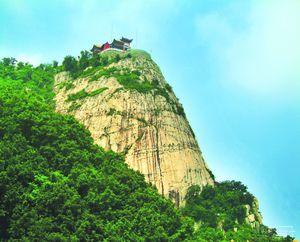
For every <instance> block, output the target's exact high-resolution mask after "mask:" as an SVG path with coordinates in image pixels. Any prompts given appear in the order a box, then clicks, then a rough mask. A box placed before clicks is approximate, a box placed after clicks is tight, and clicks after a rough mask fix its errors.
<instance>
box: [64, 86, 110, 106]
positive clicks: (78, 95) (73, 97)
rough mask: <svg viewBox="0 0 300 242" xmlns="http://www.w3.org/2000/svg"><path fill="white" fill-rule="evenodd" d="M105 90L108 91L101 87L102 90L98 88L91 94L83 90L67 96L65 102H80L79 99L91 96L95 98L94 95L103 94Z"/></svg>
mask: <svg viewBox="0 0 300 242" xmlns="http://www.w3.org/2000/svg"><path fill="white" fill-rule="evenodd" d="M107 89H108V88H107V87H102V88H99V89H97V90H94V91H92V92H87V91H86V90H85V89H83V90H81V91H79V92H76V93H73V94H70V95H68V98H67V100H66V102H73V101H76V100H80V99H83V98H86V97H93V96H96V95H98V94H100V93H102V92H104V91H105V90H107Z"/></svg>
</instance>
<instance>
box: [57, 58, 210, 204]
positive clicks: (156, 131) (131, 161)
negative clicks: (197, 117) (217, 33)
mask: <svg viewBox="0 0 300 242" xmlns="http://www.w3.org/2000/svg"><path fill="white" fill-rule="evenodd" d="M86 72H88V70H86ZM101 73H104V74H103V75H102V74H101ZM108 73H109V74H108ZM132 73H134V74H132ZM128 75H131V76H130V78H131V79H132V78H133V79H135V80H133V82H134V83H135V86H133V85H131V84H130V82H128V79H126V78H123V79H122V77H126V76H128ZM124 83H125V84H124ZM128 83H129V84H128ZM67 84H69V85H70V86H71V88H70V86H69V87H68V88H67V86H68V85H67ZM67 89H68V90H67ZM80 92H81V94H82V93H83V95H82V96H81V97H80V98H77V99H76V95H77V96H80V95H78V94H79V93H80ZM55 93H56V97H55V100H56V110H57V111H58V112H60V113H70V114H72V115H74V116H75V118H76V119H77V120H79V121H80V122H81V123H82V124H84V125H85V126H86V127H87V128H88V129H89V130H90V132H91V134H92V137H93V138H94V140H95V143H96V144H98V145H100V146H102V147H104V148H105V149H107V150H109V149H111V150H113V151H116V152H125V154H126V156H125V157H126V162H127V163H128V165H129V166H130V167H131V168H133V169H135V170H138V171H140V172H141V173H142V174H144V175H145V178H146V180H147V181H148V182H150V183H152V184H154V185H155V186H156V187H157V189H158V191H159V192H160V193H161V194H163V195H165V196H166V197H170V198H171V199H172V200H173V201H174V202H175V203H176V204H177V205H179V204H180V203H181V202H182V201H183V199H184V196H185V194H186V191H187V188H188V187H189V186H190V185H192V184H198V185H200V186H204V185H207V184H211V185H212V184H214V181H213V178H212V174H211V172H210V171H209V170H208V168H207V166H206V164H205V162H204V160H203V157H202V155H201V151H200V149H199V146H198V144H197V141H196V139H195V137H194V134H193V131H192V129H191V127H190V125H189V123H188V121H187V119H186V117H185V114H184V112H183V109H182V106H181V104H180V103H179V102H178V99H177V98H176V97H175V95H174V93H173V91H172V90H171V88H170V87H169V86H168V85H167V83H166V81H165V80H164V77H163V76H162V74H161V72H160V70H159V68H158V67H157V65H156V64H155V63H154V62H153V61H152V60H151V59H150V57H148V56H147V55H145V54H141V55H136V56H133V57H131V58H121V60H119V61H117V62H114V63H111V64H109V65H107V66H106V67H104V68H103V69H102V72H101V70H100V69H99V71H97V72H94V73H93V74H92V75H90V76H86V77H81V78H77V79H75V80H71V78H70V77H69V75H68V73H66V72H62V73H59V74H58V75H57V76H56V78H55ZM72 94H73V96H72ZM74 94H75V95H74ZM71 97H73V98H71Z"/></svg>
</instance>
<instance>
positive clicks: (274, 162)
mask: <svg viewBox="0 0 300 242" xmlns="http://www.w3.org/2000/svg"><path fill="white" fill-rule="evenodd" d="M299 12H300V1H298V0H282V1H281V0H274V1H271V0H270V1H268V0H265V1H264V0H260V1H259V0H257V1H251V0H248V1H242V0H240V1H230V0H228V1H222V0H218V1H217V0H209V1H208V0H207V1H198V0H189V1H183V0H182V1H169V0H164V1H99V0H86V1H79V0H78V1H75V0H64V1H63V0H59V1H58V0H51V1H38V0H36V1H34V0H26V1H22V0H0V57H4V56H14V57H16V58H18V59H19V60H23V61H29V62H31V63H33V64H38V63H40V62H50V61H52V60H54V59H56V60H59V61H61V60H62V58H63V57H64V56H65V55H68V54H71V55H78V53H79V52H80V50H82V49H89V48H91V46H92V44H93V43H96V42H104V41H107V40H111V39H112V38H119V37H121V36H122V35H123V36H126V37H130V38H133V39H134V41H133V46H134V47H135V48H140V49H144V50H146V51H148V52H150V53H151V55H152V57H153V59H154V60H155V61H156V62H157V63H158V64H159V66H160V67H161V69H162V72H163V73H164V75H165V77H166V79H167V81H168V82H169V83H170V84H171V85H172V86H173V88H174V90H175V92H176V94H177V96H178V97H179V99H180V101H181V102H182V103H183V105H184V108H185V110H186V113H187V116H188V118H189V121H190V123H191V125H192V127H193V129H194V131H195V133H196V136H197V139H198V142H199V144H200V147H201V149H202V151H203V154H204V157H205V159H206V161H207V163H208V165H209V167H210V168H211V170H212V171H213V172H214V174H215V175H216V178H217V179H218V180H226V179H235V180H241V181H242V182H243V183H245V184H246V185H247V186H248V187H249V190H250V191H251V192H252V193H254V194H255V195H256V196H257V197H258V199H259V202H260V208H261V211H262V215H263V217H264V222H265V224H267V225H269V226H271V227H277V228H278V230H279V232H284V230H285V227H283V226H292V227H291V228H289V230H294V231H295V233H294V235H297V237H300V178H299V173H300V45H299V43H300V28H299V26H300V14H299Z"/></svg>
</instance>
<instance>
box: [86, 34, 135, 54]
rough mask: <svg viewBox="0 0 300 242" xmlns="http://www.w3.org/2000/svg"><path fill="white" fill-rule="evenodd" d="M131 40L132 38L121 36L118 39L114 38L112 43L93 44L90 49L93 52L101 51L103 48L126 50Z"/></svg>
mask: <svg viewBox="0 0 300 242" xmlns="http://www.w3.org/2000/svg"><path fill="white" fill-rule="evenodd" d="M131 42H132V39H127V38H124V37H122V38H121V39H120V40H116V39H114V40H113V42H112V43H108V42H106V43H104V44H102V45H94V46H93V48H92V49H91V51H92V52H93V53H101V52H103V51H105V50H109V49H114V50H119V51H127V50H129V49H130V48H131V47H130V43H131Z"/></svg>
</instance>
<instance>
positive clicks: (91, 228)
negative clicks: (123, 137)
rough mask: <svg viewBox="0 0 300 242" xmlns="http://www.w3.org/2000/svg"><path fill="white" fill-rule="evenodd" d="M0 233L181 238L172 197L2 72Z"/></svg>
mask: <svg viewBox="0 0 300 242" xmlns="http://www.w3.org/2000/svg"><path fill="white" fill-rule="evenodd" d="M0 90H1V91H0V137H1V139H0V168H1V170H0V239H1V240H18V241H38V240H40V241H103V240H109V241H145V240H147V241H170V240H173V241H179V240H184V239H185V238H187V237H189V236H190V235H191V233H192V224H191V220H188V219H183V218H181V216H180V214H179V212H178V211H177V210H176V209H175V208H174V206H173V204H172V203H171V201H169V200H166V199H165V198H163V197H162V196H161V195H159V194H158V192H157V191H156V190H154V189H153V188H152V187H150V186H149V185H148V184H147V183H146V182H145V180H144V177H143V176H142V175H141V174H140V173H138V172H135V171H133V170H131V169H129V168H128V166H127V165H126V164H125V163H124V159H123V157H122V156H120V155H117V154H115V153H113V152H104V151H103V150H102V149H101V148H99V147H98V146H96V145H94V144H93V140H92V138H91V137H90V133H89V132H88V131H87V130H85V129H84V128H83V126H82V125H80V124H79V123H78V122H76V121H75V120H74V118H73V117H71V116H63V115H60V114H57V113H55V112H54V111H53V110H52V108H51V107H49V105H48V104H47V103H46V101H45V99H44V98H43V97H41V96H40V95H38V94H37V93H36V92H34V91H32V90H30V91H28V90H27V84H26V83H25V84H24V83H22V81H14V82H11V81H10V80H3V79H1V80H0Z"/></svg>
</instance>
